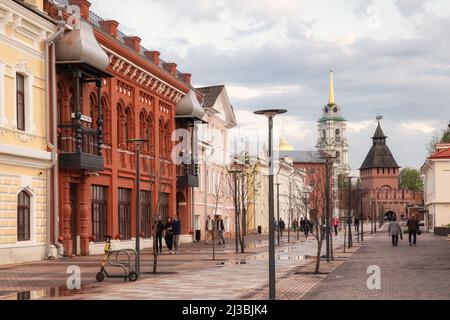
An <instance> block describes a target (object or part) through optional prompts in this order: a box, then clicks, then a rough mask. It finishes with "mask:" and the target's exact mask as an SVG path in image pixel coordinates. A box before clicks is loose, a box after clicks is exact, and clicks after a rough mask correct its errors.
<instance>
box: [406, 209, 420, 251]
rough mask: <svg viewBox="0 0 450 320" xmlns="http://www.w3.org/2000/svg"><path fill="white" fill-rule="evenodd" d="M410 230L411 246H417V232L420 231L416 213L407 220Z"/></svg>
mask: <svg viewBox="0 0 450 320" xmlns="http://www.w3.org/2000/svg"><path fill="white" fill-rule="evenodd" d="M407 226H408V232H409V246H410V247H411V246H414V247H415V246H416V244H417V232H418V231H419V221H418V220H417V218H416V216H415V215H412V216H411V217H410V218H409V219H408V222H407Z"/></svg>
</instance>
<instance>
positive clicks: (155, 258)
mask: <svg viewBox="0 0 450 320" xmlns="http://www.w3.org/2000/svg"><path fill="white" fill-rule="evenodd" d="M156 241H157V240H156V235H153V274H156V273H157V268H158V247H157V246H158V244H157V242H156Z"/></svg>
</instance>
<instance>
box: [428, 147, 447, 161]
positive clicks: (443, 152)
mask: <svg viewBox="0 0 450 320" xmlns="http://www.w3.org/2000/svg"><path fill="white" fill-rule="evenodd" d="M429 159H450V148H448V149H443V150H440V151H438V152H435V153H433V154H432V155H431V156H430V157H429Z"/></svg>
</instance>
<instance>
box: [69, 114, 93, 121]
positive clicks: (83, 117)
mask: <svg viewBox="0 0 450 320" xmlns="http://www.w3.org/2000/svg"><path fill="white" fill-rule="evenodd" d="M72 119H75V113H72ZM80 120H81V121H83V122H86V123H92V118H91V117H88V116H85V115H84V114H82V115H81V119H80Z"/></svg>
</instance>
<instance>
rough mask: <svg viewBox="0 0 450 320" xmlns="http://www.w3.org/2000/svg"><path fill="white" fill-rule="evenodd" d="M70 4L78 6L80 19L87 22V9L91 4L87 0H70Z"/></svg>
mask: <svg viewBox="0 0 450 320" xmlns="http://www.w3.org/2000/svg"><path fill="white" fill-rule="evenodd" d="M70 4H71V5H74V6H78V7H79V8H80V12H81V17H82V18H84V19H86V20H89V9H90V7H91V3H90V2H89V1H87V0H70Z"/></svg>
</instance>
